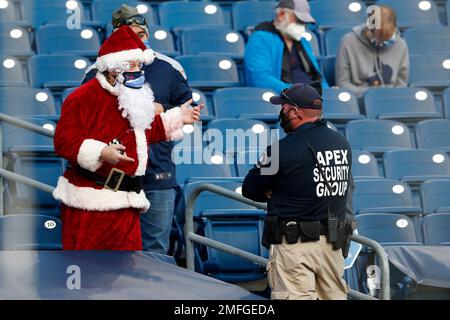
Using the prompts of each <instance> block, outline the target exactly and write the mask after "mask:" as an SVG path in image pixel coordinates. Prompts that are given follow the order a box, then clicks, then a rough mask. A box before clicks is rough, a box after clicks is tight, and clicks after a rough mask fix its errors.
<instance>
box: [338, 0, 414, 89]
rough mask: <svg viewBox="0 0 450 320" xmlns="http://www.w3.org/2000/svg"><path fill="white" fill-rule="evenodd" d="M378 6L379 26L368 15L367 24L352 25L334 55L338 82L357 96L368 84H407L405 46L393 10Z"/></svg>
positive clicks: (398, 85) (407, 58)
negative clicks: (376, 26) (336, 53)
mask: <svg viewBox="0 0 450 320" xmlns="http://www.w3.org/2000/svg"><path fill="white" fill-rule="evenodd" d="M379 9H380V10H379V13H380V19H379V20H380V26H381V28H378V29H376V28H375V26H373V25H372V24H371V21H373V17H372V16H369V18H368V20H367V24H365V25H360V26H356V27H354V28H353V31H352V32H350V33H348V34H346V35H345V36H344V37H343V38H342V40H341V44H340V48H339V51H338V55H337V58H336V83H337V85H338V86H339V87H342V88H347V89H349V90H351V91H352V92H353V93H354V94H355V95H357V96H358V97H361V96H362V95H363V94H364V92H365V91H366V90H367V89H368V88H370V87H405V86H407V84H408V77H409V55H408V47H407V45H406V42H405V41H404V40H403V39H402V38H401V37H400V32H399V30H398V29H397V18H396V14H395V12H394V11H393V10H392V9H391V8H389V7H387V6H380V7H379ZM375 12H376V11H375ZM374 14H375V13H374Z"/></svg>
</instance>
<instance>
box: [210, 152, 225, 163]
mask: <svg viewBox="0 0 450 320" xmlns="http://www.w3.org/2000/svg"><path fill="white" fill-rule="evenodd" d="M211 163H213V164H222V163H223V156H221V155H218V154H216V155H214V156H212V157H211Z"/></svg>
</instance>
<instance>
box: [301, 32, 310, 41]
mask: <svg viewBox="0 0 450 320" xmlns="http://www.w3.org/2000/svg"><path fill="white" fill-rule="evenodd" d="M302 38H305V39H306V41H311V40H312V35H311V33H309V32H303V34H302Z"/></svg>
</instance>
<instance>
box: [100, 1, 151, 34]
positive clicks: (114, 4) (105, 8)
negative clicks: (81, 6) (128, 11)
mask: <svg viewBox="0 0 450 320" xmlns="http://www.w3.org/2000/svg"><path fill="white" fill-rule="evenodd" d="M124 3H125V4H127V5H129V6H133V7H136V8H137V9H138V12H139V13H140V14H142V15H144V16H145V19H146V20H147V24H148V25H151V24H157V21H156V18H155V17H156V15H155V12H154V11H153V8H152V7H151V6H150V5H149V4H148V3H145V2H143V1H136V0H127V1H124V0H93V1H92V16H93V20H94V21H95V22H96V23H98V24H101V25H103V26H104V25H106V24H108V23H111V14H112V13H113V11H114V10H116V9H118V8H119V7H120V6H121V5H122V4H124ZM149 31H150V29H149Z"/></svg>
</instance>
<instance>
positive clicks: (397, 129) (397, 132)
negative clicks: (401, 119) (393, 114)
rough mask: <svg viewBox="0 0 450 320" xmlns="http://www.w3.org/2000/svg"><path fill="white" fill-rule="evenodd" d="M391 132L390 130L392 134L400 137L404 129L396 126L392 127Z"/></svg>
mask: <svg viewBox="0 0 450 320" xmlns="http://www.w3.org/2000/svg"><path fill="white" fill-rule="evenodd" d="M391 130H392V133H393V134H395V135H397V136H398V135H401V134H403V133H404V132H405V128H403V127H402V126H400V125H398V124H397V125H395V126H393V127H392V129H391Z"/></svg>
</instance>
